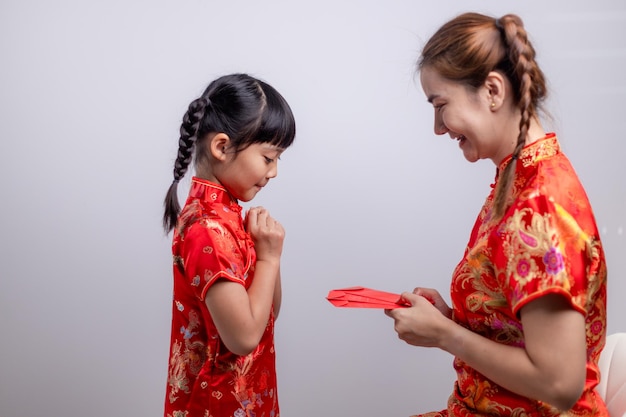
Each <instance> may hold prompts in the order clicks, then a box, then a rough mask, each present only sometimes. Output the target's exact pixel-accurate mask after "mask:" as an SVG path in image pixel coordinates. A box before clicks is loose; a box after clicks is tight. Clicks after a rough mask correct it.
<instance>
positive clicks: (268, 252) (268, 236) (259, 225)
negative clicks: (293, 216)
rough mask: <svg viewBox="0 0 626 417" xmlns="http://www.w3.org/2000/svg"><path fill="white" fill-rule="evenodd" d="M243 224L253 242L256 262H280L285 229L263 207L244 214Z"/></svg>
mask: <svg viewBox="0 0 626 417" xmlns="http://www.w3.org/2000/svg"><path fill="white" fill-rule="evenodd" d="M244 224H245V226H246V229H247V231H248V233H250V236H251V237H252V240H253V241H254V245H255V249H256V254H257V261H272V262H278V261H280V256H281V254H282V251H283V241H284V239H285V229H284V228H283V226H282V225H281V224H280V223H278V221H276V219H274V218H273V217H272V216H270V213H269V211H267V210H266V209H265V208H263V207H253V208H251V209H250V210H248V212H247V213H246V218H245V220H244Z"/></svg>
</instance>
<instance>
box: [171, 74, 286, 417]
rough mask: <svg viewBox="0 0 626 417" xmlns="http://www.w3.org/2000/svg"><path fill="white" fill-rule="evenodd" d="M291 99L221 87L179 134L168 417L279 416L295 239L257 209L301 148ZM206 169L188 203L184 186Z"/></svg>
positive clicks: (249, 86) (251, 82)
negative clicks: (285, 263) (288, 258)
mask: <svg viewBox="0 0 626 417" xmlns="http://www.w3.org/2000/svg"><path fill="white" fill-rule="evenodd" d="M295 133H296V128H295V121H294V117H293V114H292V112H291V109H290V108H289V105H288V104H287V102H286V101H285V99H284V98H283V97H282V96H281V95H280V94H279V93H278V92H277V91H276V90H275V89H274V88H272V87H271V86H270V85H268V84H266V83H264V82H263V81H260V80H257V79H255V78H253V77H251V76H249V75H246V74H232V75H227V76H223V77H221V78H218V79H217V80H215V81H213V82H212V83H211V84H209V86H208V87H207V89H206V90H205V91H204V93H203V94H202V96H201V97H200V98H198V99H196V100H194V101H192V102H191V104H190V105H189V109H188V110H187V113H185V115H184V117H183V123H182V125H181V128H180V140H179V142H178V143H179V148H178V156H177V158H176V162H175V163H174V181H173V182H172V185H171V186H170V188H169V190H168V192H167V196H166V198H165V214H164V216H163V224H164V227H165V230H166V231H167V232H169V231H171V230H172V229H174V235H173V243H172V252H173V256H174V300H173V309H172V311H173V314H172V336H171V348H170V359H169V370H168V378H167V392H166V399H165V413H164V415H165V416H166V417H183V416H184V417H207V416H210V417H227V416H228V417H231V416H235V417H244V416H256V417H279V415H280V413H279V407H278V397H277V393H276V370H275V357H274V320H275V319H276V316H277V315H278V310H279V308H280V301H281V285H280V256H281V252H282V246H283V239H284V235H285V232H284V229H283V227H282V226H281V225H280V223H278V222H277V221H276V220H275V219H273V218H272V217H271V216H270V214H269V212H268V211H267V210H265V209H264V208H262V207H256V208H251V209H250V210H249V211H248V212H247V213H246V216H245V218H243V217H242V213H241V211H242V207H241V206H240V205H239V204H238V201H250V200H252V199H253V198H254V196H255V195H256V194H257V193H258V192H259V191H260V190H261V188H263V187H264V186H266V185H267V183H268V182H269V181H270V179H272V178H274V177H275V176H276V175H277V164H278V159H279V157H280V155H281V154H282V152H283V151H284V150H285V149H287V148H288V147H289V146H290V145H291V144H292V142H293V140H294V137H295ZM192 156H193V157H194V158H193V159H194V160H195V170H196V176H194V177H193V178H192V180H191V187H190V190H189V196H188V198H187V202H186V204H185V206H184V208H183V209H182V211H181V210H180V206H179V205H178V198H177V192H176V190H177V185H178V182H179V180H180V179H181V178H183V176H184V175H185V173H186V172H187V169H188V167H189V164H190V162H191V160H192Z"/></svg>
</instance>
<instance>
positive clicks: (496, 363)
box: [387, 293, 586, 410]
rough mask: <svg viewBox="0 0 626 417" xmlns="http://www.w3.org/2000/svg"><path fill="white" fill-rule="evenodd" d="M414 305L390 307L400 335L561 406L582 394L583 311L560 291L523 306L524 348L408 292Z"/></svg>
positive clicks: (567, 405) (512, 388)
mask: <svg viewBox="0 0 626 417" xmlns="http://www.w3.org/2000/svg"><path fill="white" fill-rule="evenodd" d="M403 298H405V299H406V300H408V301H410V302H411V304H412V306H413V307H411V308H407V309H395V310H390V311H387V314H388V315H389V316H391V317H393V318H394V320H395V328H396V331H397V332H398V335H399V337H400V338H401V339H403V340H405V341H406V342H407V343H409V344H412V345H416V346H429V347H439V348H441V349H443V350H445V351H447V352H449V353H451V354H452V355H454V356H457V357H458V358H460V359H461V360H463V361H464V362H465V363H467V364H468V365H469V366H471V367H472V368H474V369H475V370H477V371H478V372H480V373H481V374H483V375H484V376H485V377H487V378H489V379H491V380H492V381H494V382H496V383H497V384H499V385H501V386H502V387H504V388H506V389H508V390H510V391H512V392H515V393H517V394H520V395H523V396H525V397H528V398H533V399H536V400H540V401H544V402H546V403H548V404H551V405H552V406H554V407H557V408H559V409H561V410H568V409H570V408H571V407H572V406H573V405H574V404H575V403H576V401H577V400H578V399H579V398H580V396H581V394H582V392H583V389H584V384H585V377H586V331H585V321H584V317H583V315H582V314H580V313H579V312H577V311H575V310H573V309H572V307H571V306H570V304H569V303H568V302H567V300H566V299H565V298H564V297H562V296H560V295H546V296H543V297H541V298H539V299H537V300H534V301H531V302H530V303H528V304H527V305H526V306H524V307H523V308H522V309H521V312H520V315H521V321H522V325H523V328H524V342H525V345H526V346H525V348H520V347H514V346H508V345H503V344H500V343H497V342H494V341H492V340H490V339H487V338H485V337H483V336H481V335H479V334H477V333H474V332H472V331H471V330H468V329H466V328H465V327H462V326H460V325H458V324H457V323H455V322H454V321H452V320H450V319H448V318H446V317H445V316H444V315H442V314H441V312H440V311H439V310H438V309H436V308H435V307H434V306H433V305H432V304H431V303H430V302H429V301H428V300H427V299H426V298H424V297H421V296H419V295H415V294H410V293H404V294H403Z"/></svg>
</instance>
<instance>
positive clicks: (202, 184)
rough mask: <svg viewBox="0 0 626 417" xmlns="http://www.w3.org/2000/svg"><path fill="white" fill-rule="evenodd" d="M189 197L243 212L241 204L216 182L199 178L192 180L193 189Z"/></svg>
mask: <svg viewBox="0 0 626 417" xmlns="http://www.w3.org/2000/svg"><path fill="white" fill-rule="evenodd" d="M189 196H190V197H194V198H199V199H201V200H202V201H206V202H209V203H221V204H225V205H228V206H230V207H231V208H234V207H237V208H239V210H241V206H240V205H239V202H238V201H237V200H236V199H235V198H234V197H232V196H231V195H230V194H229V193H228V191H226V188H224V187H222V186H221V185H219V184H216V183H214V182H211V181H208V180H205V179H202V178H198V177H192V178H191V187H190V188H189Z"/></svg>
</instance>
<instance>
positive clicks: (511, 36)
mask: <svg viewBox="0 0 626 417" xmlns="http://www.w3.org/2000/svg"><path fill="white" fill-rule="evenodd" d="M495 24H496V27H497V29H498V30H499V31H500V33H501V35H502V39H503V41H504V45H505V50H506V51H507V53H506V54H505V56H504V57H503V60H502V62H501V63H500V64H499V65H498V68H499V69H502V70H504V72H505V73H506V75H507V76H508V77H509V79H510V80H511V84H512V86H513V91H514V94H515V101H516V103H517V105H518V107H519V109H520V110H521V119H520V123H519V135H518V137H517V142H516V145H515V149H514V151H513V154H512V157H511V161H510V162H509V163H508V164H507V166H506V167H505V168H504V171H503V172H502V174H501V177H500V180H499V181H498V185H497V187H496V190H495V198H494V216H495V217H496V218H500V217H502V216H503V215H504V212H505V211H506V209H507V203H508V198H509V194H510V193H511V188H512V187H513V184H512V183H513V181H514V178H515V169H516V167H517V162H518V159H519V155H520V153H521V151H522V148H523V147H524V145H525V144H526V137H527V136H528V129H529V127H530V123H531V121H532V119H533V118H536V117H537V111H538V106H539V102H540V100H542V99H543V98H544V97H545V95H546V86H545V79H544V75H543V73H542V72H541V70H540V69H539V66H538V65H537V62H536V61H535V50H534V48H533V46H532V45H531V44H530V42H529V40H528V35H527V34H526V30H525V29H524V25H523V23H522V20H521V19H520V18H519V17H518V16H516V15H511V14H509V15H506V16H503V17H501V18H500V19H497V20H496V22H495Z"/></svg>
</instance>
